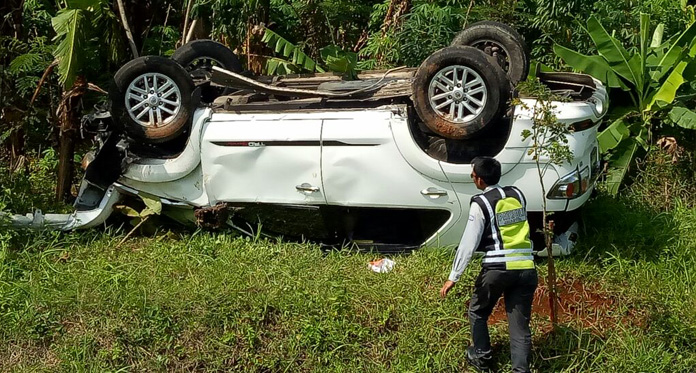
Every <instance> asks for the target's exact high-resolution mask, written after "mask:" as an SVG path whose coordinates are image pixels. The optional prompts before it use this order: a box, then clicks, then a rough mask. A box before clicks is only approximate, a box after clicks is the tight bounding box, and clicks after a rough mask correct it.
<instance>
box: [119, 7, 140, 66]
mask: <svg viewBox="0 0 696 373" xmlns="http://www.w3.org/2000/svg"><path fill="white" fill-rule="evenodd" d="M116 3H117V4H118V13H119V14H120V15H121V23H122V24H123V29H124V30H126V38H127V39H128V45H130V48H131V52H132V53H133V58H138V56H139V54H138V47H136V46H135V39H133V33H132V32H131V28H130V25H129V24H128V18H127V17H126V8H125V6H124V5H123V0H116Z"/></svg>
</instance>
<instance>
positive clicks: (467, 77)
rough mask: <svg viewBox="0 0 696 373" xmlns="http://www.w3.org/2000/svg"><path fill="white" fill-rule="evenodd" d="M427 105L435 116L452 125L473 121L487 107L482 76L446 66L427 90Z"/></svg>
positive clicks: (433, 79)
mask: <svg viewBox="0 0 696 373" xmlns="http://www.w3.org/2000/svg"><path fill="white" fill-rule="evenodd" d="M428 101H429V102H430V106H431V107H432V109H433V110H434V111H435V113H436V114H437V115H438V116H440V117H441V118H444V119H446V120H448V121H451V122H455V123H463V122H470V121H472V120H474V119H476V118H477V117H478V116H479V115H480V114H481V113H482V112H483V109H484V108H485V107H486V102H487V101H488V89H487V88H486V84H485V82H484V81H483V78H481V75H479V73H477V72H476V71H474V70H473V69H471V68H470V67H467V66H462V65H453V66H447V67H445V68H443V69H442V70H440V71H438V72H437V73H436V74H435V76H433V78H432V79H431V81H430V85H429V87H428Z"/></svg>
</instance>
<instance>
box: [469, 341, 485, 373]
mask: <svg viewBox="0 0 696 373" xmlns="http://www.w3.org/2000/svg"><path fill="white" fill-rule="evenodd" d="M466 361H467V362H468V363H469V365H471V366H472V367H474V368H476V370H477V371H479V372H490V371H491V364H490V363H491V356H490V352H488V353H481V352H480V351H476V349H475V348H474V346H469V347H467V349H466Z"/></svg>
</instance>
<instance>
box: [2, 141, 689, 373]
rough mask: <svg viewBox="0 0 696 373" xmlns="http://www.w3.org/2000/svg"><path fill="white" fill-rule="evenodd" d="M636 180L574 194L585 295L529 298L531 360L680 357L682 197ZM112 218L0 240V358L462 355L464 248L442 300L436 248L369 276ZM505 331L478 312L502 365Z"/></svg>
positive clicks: (270, 361)
mask: <svg viewBox="0 0 696 373" xmlns="http://www.w3.org/2000/svg"><path fill="white" fill-rule="evenodd" d="M655 156H656V157H661V156H664V155H661V154H659V153H658V154H657V155H655ZM652 162H653V163H655V164H658V163H657V162H656V161H655V160H652ZM653 169H655V168H650V166H647V167H646V168H645V169H644V170H643V173H641V175H643V176H644V177H648V176H649V175H645V173H646V172H651V170H653ZM657 169H659V170H660V171H662V168H661V167H657ZM687 181H688V180H687ZM692 181H693V180H692ZM683 184H684V185H685V188H688V185H693V184H689V183H686V182H685V183H683ZM674 185H677V184H674ZM679 185H681V184H679ZM641 188H642V186H641ZM641 188H637V187H633V188H631V189H629V190H628V191H626V193H624V196H623V197H622V198H619V199H612V198H609V197H606V196H602V195H600V196H599V197H597V198H595V199H594V200H592V201H591V202H590V203H589V204H588V205H587V206H586V208H585V209H584V212H583V217H584V222H585V223H584V225H583V233H582V236H581V243H580V244H579V246H578V247H577V251H576V253H575V254H574V255H573V256H570V257H568V258H564V259H561V260H558V261H557V262H556V265H557V267H558V271H559V274H560V277H561V278H562V279H563V280H564V281H567V282H572V283H574V284H580V285H581V286H580V287H578V288H577V289H580V290H577V292H576V293H577V294H576V295H577V296H580V295H578V294H579V293H583V292H585V293H590V294H589V295H587V297H586V298H583V299H584V300H583V301H578V302H575V301H573V302H570V303H568V304H569V305H570V306H572V307H570V306H569V308H568V310H567V312H566V313H565V315H564V317H563V318H562V324H561V327H560V328H559V329H558V330H557V331H555V332H551V331H550V330H549V328H548V320H547V318H546V316H545V315H544V314H543V313H539V312H537V313H535V315H534V316H533V321H532V326H533V332H534V350H533V363H532V364H533V367H534V369H535V370H536V371H538V372H598V371H617V372H623V371H632V372H688V373H691V372H693V371H694V367H696V294H695V292H696V265H694V264H695V263H696V260H695V259H696V258H695V257H696V204H694V200H691V199H688V198H689V194H688V193H687V194H684V193H676V194H675V195H679V196H680V197H679V198H675V199H674V200H670V203H671V205H670V208H669V209H666V208H660V205H659V204H654V205H652V204H649V203H646V202H645V200H646V199H649V197H650V196H649V195H646V193H659V192H657V191H659V190H662V189H661V187H660V186H659V185H657V186H655V187H654V188H650V189H649V190H647V191H646V190H644V189H641ZM660 197H661V198H662V197H664V196H660ZM685 198H686V199H685ZM124 234H125V233H124V232H121V231H112V230H107V231H96V230H91V231H86V232H82V233H76V234H59V233H53V232H42V233H38V234H35V235H15V236H13V237H7V234H6V236H5V237H4V238H0V370H1V371H18V372H20V371H21V372H23V371H46V372H49V371H50V372H54V371H66V372H67V371H70V372H72V371H99V372H102V371H112V372H117V371H194V370H195V371H230V370H234V371H260V372H286V371H288V372H289V371H293V372H294V371H311V372H315V371H321V372H324V371H335V372H339V371H346V372H353V371H365V372H383V371H399V372H401V371H408V372H412V371H442V372H450V371H467V369H468V367H467V365H466V362H465V359H464V353H465V352H464V351H465V347H466V346H467V344H468V340H469V325H468V320H467V317H466V305H467V301H468V299H469V295H470V293H471V289H472V285H473V279H474V276H475V275H476V274H477V271H478V268H479V266H480V264H479V262H475V263H474V264H473V265H472V267H471V268H470V269H469V270H467V271H466V272H465V274H464V276H463V278H462V280H461V282H460V284H459V285H457V286H456V287H455V289H454V290H453V292H452V293H451V294H450V296H449V297H448V298H447V299H446V300H442V299H440V298H439V297H438V294H437V292H438V290H439V288H440V286H441V285H442V282H443V281H444V280H445V279H446V276H447V274H448V271H449V266H450V265H451V260H452V257H453V251H451V250H448V249H422V250H418V251H416V252H414V253H413V254H411V255H402V256H395V257H393V258H394V259H395V260H396V262H397V265H396V267H395V269H394V271H392V272H391V273H388V274H376V273H372V272H370V271H368V269H367V262H368V261H370V260H373V259H375V258H376V257H378V255H376V254H370V253H357V252H351V251H349V250H344V251H333V252H328V253H326V252H323V251H321V250H320V249H319V247H317V246H315V245H312V244H306V243H293V242H280V243H278V242H271V241H267V240H263V239H260V240H254V239H249V238H244V237H239V236H237V235H234V234H232V233H229V232H222V233H208V232H195V233H194V234H172V233H170V234H163V235H159V236H155V237H151V238H146V237H140V238H134V239H130V240H128V241H127V242H126V244H124V245H123V246H121V247H119V248H116V244H117V243H118V242H119V241H120V240H121V239H122V237H123V235H124ZM543 264H544V263H541V264H540V266H539V269H540V275H541V276H542V277H543V276H545V267H544V265H543ZM576 295H569V297H570V298H572V297H575V296H576ZM506 329H507V327H506V325H505V322H502V323H498V324H495V325H494V326H493V327H492V339H493V342H494V344H495V350H496V351H497V353H498V355H499V356H500V358H499V364H500V366H501V368H502V370H503V371H505V370H507V371H509V368H510V367H509V358H508V357H507V355H508V354H509V348H508V347H507V331H506Z"/></svg>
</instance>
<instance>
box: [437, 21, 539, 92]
mask: <svg viewBox="0 0 696 373" xmlns="http://www.w3.org/2000/svg"><path fill="white" fill-rule="evenodd" d="M451 45H467V46H472V47H475V48H478V49H480V50H482V51H483V52H484V53H486V54H487V55H489V56H491V57H494V58H495V59H496V61H497V62H498V64H499V65H500V66H501V67H502V68H503V70H505V72H506V73H507V74H508V76H509V77H510V82H512V84H515V85H516V84H517V83H519V82H521V81H523V80H525V79H527V75H528V74H529V60H530V57H529V55H530V53H529V48H528V47H527V43H526V42H525V41H524V38H523V37H522V35H520V34H519V33H518V32H517V30H515V29H514V28H512V27H511V26H509V25H506V24H504V23H500V22H494V21H481V22H476V23H474V24H472V25H471V26H469V27H467V28H465V29H464V30H462V31H461V32H459V34H457V36H455V37H454V40H452V43H451Z"/></svg>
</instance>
